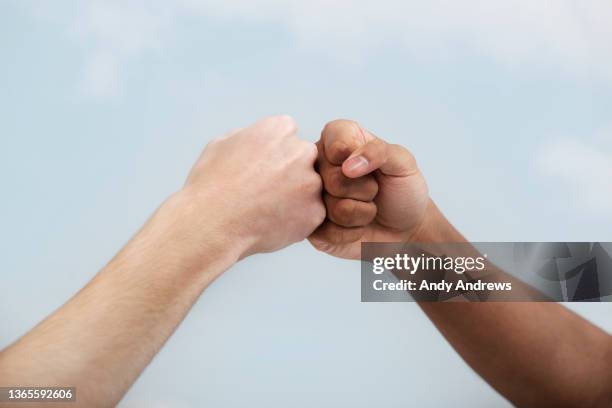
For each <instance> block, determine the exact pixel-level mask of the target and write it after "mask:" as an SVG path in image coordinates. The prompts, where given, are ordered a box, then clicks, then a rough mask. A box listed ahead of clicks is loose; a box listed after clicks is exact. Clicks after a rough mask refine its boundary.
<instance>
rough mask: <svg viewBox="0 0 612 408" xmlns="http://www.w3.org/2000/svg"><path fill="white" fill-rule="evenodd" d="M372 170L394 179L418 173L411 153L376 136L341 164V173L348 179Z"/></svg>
mask: <svg viewBox="0 0 612 408" xmlns="http://www.w3.org/2000/svg"><path fill="white" fill-rule="evenodd" d="M364 132H367V131H365V130H364ZM367 133H369V132H367ZM372 136H373V135H372ZM374 170H380V172H381V173H383V174H385V175H387V176H396V177H405V176H410V175H412V174H414V173H415V172H416V171H418V169H417V165H416V160H415V158H414V156H413V155H412V153H410V152H409V151H408V150H407V149H406V148H404V147H402V146H400V145H396V144H389V143H387V142H385V141H384V140H382V139H379V138H378V137H376V136H373V138H372V139H371V140H370V141H369V142H367V143H366V144H364V145H363V146H361V147H359V148H358V149H356V150H355V151H354V152H353V153H351V155H350V156H349V157H348V158H347V159H346V160H345V161H344V163H342V173H344V175H345V176H346V177H349V178H357V177H361V176H364V175H366V174H368V173H371V172H373V171H374Z"/></svg>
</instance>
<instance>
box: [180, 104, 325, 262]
mask: <svg viewBox="0 0 612 408" xmlns="http://www.w3.org/2000/svg"><path fill="white" fill-rule="evenodd" d="M316 158H317V148H316V146H315V145H314V144H313V143H310V142H307V141H304V140H300V139H299V138H298V136H297V126H296V123H295V121H294V120H293V119H292V118H291V117H289V116H273V117H269V118H266V119H262V120H260V121H259V122H257V123H255V124H254V125H252V126H250V127H248V128H245V129H240V130H237V131H235V132H232V133H230V134H228V135H226V136H224V137H221V138H219V139H217V140H214V141H212V142H211V143H209V144H208V146H207V147H206V149H205V150H204V152H203V153H202V155H201V157H200V158H199V160H198V161H197V163H196V164H195V165H194V167H193V169H192V171H191V173H190V174H189V177H188V179H187V183H186V185H185V189H186V190H190V191H191V192H192V194H195V195H196V196H198V195H199V196H200V197H199V198H196V200H200V201H206V202H207V203H208V205H207V206H206V208H207V209H208V211H209V212H210V213H209V214H207V216H208V217H210V218H211V219H213V218H217V219H222V220H223V223H222V225H223V226H222V227H220V228H223V229H224V230H225V231H223V233H222V234H220V235H227V236H230V237H232V239H233V240H235V241H236V242H239V243H240V245H241V246H242V247H243V248H242V250H241V253H240V257H245V256H248V255H250V254H253V253H256V252H270V251H274V250H277V249H280V248H283V247H285V246H287V245H289V244H291V243H294V242H297V241H301V240H303V239H304V238H306V237H307V236H308V235H309V234H310V233H312V232H313V231H314V229H315V228H316V227H317V226H318V225H319V224H320V223H321V222H322V221H323V219H324V218H325V207H324V205H323V203H322V201H321V187H322V183H321V178H320V176H319V174H318V173H317V172H316V171H315V169H314V163H315V161H316Z"/></svg>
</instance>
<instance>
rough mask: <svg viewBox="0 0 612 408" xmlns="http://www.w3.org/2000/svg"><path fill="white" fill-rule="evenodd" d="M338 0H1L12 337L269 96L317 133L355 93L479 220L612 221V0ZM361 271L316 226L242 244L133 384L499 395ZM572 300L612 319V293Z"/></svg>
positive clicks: (511, 234)
mask: <svg viewBox="0 0 612 408" xmlns="http://www.w3.org/2000/svg"><path fill="white" fill-rule="evenodd" d="M328 3H329V2H323V1H312V2H297V1H283V2H281V1H274V0H267V1H262V2H253V1H246V0H229V1H228V0H226V1H221V0H215V1H211V2H198V1H196V0H180V1H176V2H162V1H153V2H151V1H149V2H144V1H142V2H134V1H129V2H115V1H108V2H101V1H58V2H37V1H31V0H27V1H16V0H15V1H12V0H0V53H1V54H0V55H1V57H0V58H1V59H0V61H1V62H2V63H0V111H1V112H2V115H1V117H0V182H1V183H2V186H3V190H4V193H3V196H2V201H1V202H0V225H2V227H3V228H2V229H3V232H4V233H3V234H2V237H1V238H0V244H1V246H2V248H3V251H2V253H3V256H2V259H1V260H0V270H2V276H3V278H4V283H3V285H4V288H5V290H4V292H3V296H2V297H1V298H0V311H1V313H2V321H3V328H2V330H0V345H5V344H7V343H8V342H10V341H12V340H14V339H15V338H16V337H17V336H19V335H20V334H22V333H23V332H24V331H25V330H27V329H28V328H29V327H31V326H32V325H33V324H35V323H36V322H37V321H39V320H40V319H41V318H43V317H44V316H45V315H46V314H48V313H49V312H50V311H51V310H53V309H54V308H56V307H58V306H59V305H60V304H61V303H62V302H63V301H65V300H66V299H67V297H69V296H70V295H72V294H73V293H74V292H75V291H76V290H78V288H80V287H81V286H82V285H83V284H84V283H85V282H86V281H87V280H88V279H89V278H90V277H91V276H92V275H93V274H94V273H95V272H96V271H97V270H98V269H99V268H100V267H102V266H103V265H104V263H105V262H106V261H107V260H108V259H109V258H110V257H111V256H112V255H113V254H114V252H115V251H116V250H118V249H119V248H120V247H121V245H122V244H123V243H125V241H126V240H127V239H128V238H129V237H130V235H131V234H132V233H133V232H134V231H135V230H136V229H137V228H138V227H139V226H140V225H141V224H142V222H143V221H144V220H145V219H146V218H147V217H148V215H149V214H150V213H151V212H152V211H153V210H154V209H155V208H156V207H157V205H159V203H160V202H161V201H162V200H163V199H164V198H165V197H167V196H168V194H170V193H171V192H172V191H174V190H176V189H178V188H179V187H180V186H181V184H182V182H183V179H184V176H185V175H186V172H187V170H188V169H189V167H190V166H191V164H192V162H193V160H195V158H196V157H197V155H198V154H199V152H200V150H201V149H202V148H203V146H204V145H205V144H206V142H207V141H208V140H209V139H210V138H212V137H215V136H217V135H219V134H222V133H224V132H226V131H227V130H230V129H232V128H234V127H239V126H245V125H248V124H249V123H251V122H253V121H254V120H255V119H257V118H259V117H261V116H264V115H269V114H276V113H288V114H291V115H293V116H294V117H295V118H296V119H297V120H298V122H299V124H300V126H301V134H302V136H303V137H304V138H307V139H310V140H313V141H314V140H316V139H317V138H318V134H319V132H320V129H321V128H322V126H323V125H324V124H325V122H326V121H329V120H331V119H335V118H338V117H346V118H353V119H356V120H359V121H360V123H362V124H363V125H364V126H366V127H368V128H369V129H371V130H372V131H373V132H375V133H376V134H378V135H379V136H381V137H384V138H386V139H388V140H390V141H392V142H395V143H401V144H403V145H405V146H407V147H408V148H410V149H411V150H412V151H413V152H414V153H415V155H416V156H417V158H418V160H419V163H420V165H421V167H422V168H423V171H424V173H425V175H426V177H427V179H428V182H429V185H430V189H431V191H432V195H433V197H434V198H435V200H436V201H437V202H438V204H439V206H440V207H441V208H442V209H443V211H444V212H445V213H446V214H447V215H448V217H449V218H450V219H451V220H452V221H453V222H454V223H455V224H456V225H457V226H458V227H459V228H460V229H461V230H462V231H464V232H465V233H466V234H467V236H468V237H469V238H471V239H473V240H481V241H484V240H504V241H506V240H507V241H512V240H517V241H531V240H544V241H546V240H551V241H565V240H568V241H579V240H592V241H597V240H601V241H610V240H612V235H611V231H612V211H610V209H611V208H612V185H610V184H611V183H610V180H612V74H610V73H611V72H612V46H611V45H610V44H612V5H610V3H609V2H607V1H595V0H594V1H552V0H551V1H548V0H542V1H539V2H533V1H527V0H512V1H505V2H478V1H475V0H469V1H464V2H460V3H459V2H453V1H450V0H439V1H436V2H415V1H399V0H380V1H378V2H375V3H373V4H371V3H370V2H365V1H356V2H348V1H337V2H333V4H328ZM479 3H487V4H484V5H483V4H479ZM458 4H461V6H458ZM502 5H503V7H502ZM359 295H360V292H359V265H358V264H357V263H351V262H346V261H339V260H335V259H332V258H329V257H326V256H324V255H321V254H317V253H316V252H314V250H312V249H311V248H310V247H309V246H308V245H307V244H300V245H296V246H293V247H291V248H288V249H287V250H284V251H282V252H279V253H277V254H271V255H265V256H257V257H254V258H252V259H247V260H246V261H245V262H242V263H241V264H239V265H237V266H236V267H235V268H234V269H233V270H232V271H230V272H229V273H227V274H226V275H225V276H223V277H222V278H221V279H220V280H219V281H218V282H216V283H215V284H214V285H213V286H212V287H211V288H210V289H209V290H207V292H206V293H205V295H204V296H203V298H202V299H201V301H200V302H199V303H198V304H197V305H196V307H195V309H194V310H193V313H192V314H191V315H190V316H189V318H188V319H187V321H186V322H185V323H184V325H183V326H182V327H181V328H180V329H179V331H178V332H177V333H176V335H175V336H174V337H173V338H172V339H171V341H170V342H169V344H168V346H167V348H166V349H164V351H163V352H162V353H161V355H160V356H159V357H158V358H157V359H156V360H155V361H154V363H153V364H152V365H151V367H150V368H149V369H148V370H147V371H146V372H145V374H144V376H143V377H142V378H141V380H140V381H139V382H138V383H137V384H136V386H135V387H134V389H133V390H132V391H131V393H130V394H129V395H128V397H127V399H126V401H125V406H128V407H133V406H152V405H151V404H150V401H154V400H160V401H161V402H160V403H159V404H158V405H157V406H160V407H162V406H188V407H189V406H215V407H218V406H244V405H246V404H249V405H251V406H262V407H263V406H266V407H272V406H287V405H291V406H305V407H306V406H330V407H331V406H349V405H350V406H373V405H387V406H411V405H413V404H414V405H417V406H439V405H442V404H445V403H449V402H450V401H452V402H453V403H456V404H458V405H460V404H461V403H465V404H468V403H469V404H470V406H483V407H484V406H492V405H496V404H498V405H500V406H504V403H503V402H502V400H501V399H500V398H499V397H497V396H496V394H495V393H494V392H493V391H491V390H490V388H489V387H488V386H487V385H486V384H484V383H483V382H481V381H480V380H479V379H478V378H477V377H476V376H475V375H474V374H473V373H472V372H471V371H470V369H469V368H467V366H465V364H464V363H463V362H462V361H461V360H460V359H459V358H458V357H457V356H456V355H455V354H454V353H453V351H452V350H451V349H450V348H449V347H448V345H447V344H446V343H445V342H444V340H443V339H442V338H441V337H440V336H439V335H438V333H437V332H436V331H435V329H434V328H433V327H432V325H431V324H430V323H429V322H428V321H427V319H426V318H425V317H424V316H423V315H422V314H421V312H420V311H419V310H418V307H417V306H416V305H413V304H384V305H375V304H360V303H359ZM573 307H574V308H577V309H578V310H579V311H581V313H584V314H585V315H586V316H587V317H589V318H590V319H592V320H593V321H595V322H597V323H598V324H601V325H603V326H605V327H606V328H607V329H608V330H610V329H612V320H611V319H610V318H609V316H610V315H611V312H612V309H611V307H610V306H608V305H578V306H573ZM441 384H444V387H443V389H444V392H441V391H440V388H439V386H440V385H441ZM162 387H166V388H165V389H162Z"/></svg>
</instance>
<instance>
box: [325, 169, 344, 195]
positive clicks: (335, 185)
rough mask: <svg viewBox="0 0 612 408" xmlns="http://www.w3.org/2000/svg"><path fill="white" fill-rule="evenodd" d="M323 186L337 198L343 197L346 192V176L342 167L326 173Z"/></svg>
mask: <svg viewBox="0 0 612 408" xmlns="http://www.w3.org/2000/svg"><path fill="white" fill-rule="evenodd" d="M323 185H324V187H325V190H327V191H328V192H329V193H330V194H332V195H335V196H342V195H344V194H345V192H346V186H345V184H344V174H342V169H341V168H340V167H334V168H331V169H329V170H328V171H327V172H325V176H324V177H323Z"/></svg>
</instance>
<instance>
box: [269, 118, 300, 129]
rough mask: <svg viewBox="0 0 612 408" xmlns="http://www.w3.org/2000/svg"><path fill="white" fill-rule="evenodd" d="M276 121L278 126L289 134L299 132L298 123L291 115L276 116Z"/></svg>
mask: <svg viewBox="0 0 612 408" xmlns="http://www.w3.org/2000/svg"><path fill="white" fill-rule="evenodd" d="M274 119H275V121H276V122H277V124H278V125H280V126H282V127H283V129H285V130H286V131H287V132H289V133H293V132H295V131H297V122H296V121H295V119H293V117H291V116H289V115H277V116H274Z"/></svg>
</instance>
